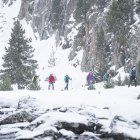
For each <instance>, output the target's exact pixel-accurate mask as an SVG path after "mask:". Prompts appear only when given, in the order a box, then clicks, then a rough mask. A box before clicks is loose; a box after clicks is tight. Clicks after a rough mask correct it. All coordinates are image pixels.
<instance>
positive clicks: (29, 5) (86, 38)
mask: <svg viewBox="0 0 140 140" xmlns="http://www.w3.org/2000/svg"><path fill="white" fill-rule="evenodd" d="M77 3H78V0H38V1H35V0H28V1H25V0H22V4H21V9H20V12H19V15H18V17H19V19H24V18H25V19H26V20H27V22H28V21H31V22H30V23H31V25H32V28H33V30H34V32H35V33H38V34H39V37H40V39H41V40H45V39H48V38H49V37H50V36H52V35H53V34H55V35H56V44H57V46H60V47H62V48H63V49H67V48H71V52H70V54H69V56H68V58H69V61H71V60H73V59H74V58H75V57H76V56H77V54H78V52H79V51H80V50H83V57H82V60H80V61H81V63H79V64H77V63H76V62H75V63H76V64H74V65H76V66H77V65H80V64H81V70H82V71H89V70H91V69H93V67H94V66H95V65H98V64H99V63H101V61H102V60H101V57H100V56H99V57H98V55H97V54H98V52H97V31H98V30H99V29H100V28H103V31H104V33H105V39H106V42H107V45H108V49H110V56H108V58H107V63H109V62H110V65H115V66H116V69H118V68H119V67H122V66H125V68H126V71H128V70H129V69H130V67H131V66H132V63H131V62H130V61H125V60H129V59H131V60H132V62H133V63H134V64H136V62H138V61H139V60H140V55H139V54H140V53H138V52H140V47H138V46H140V45H139V44H140V39H139V37H138V36H139V33H140V30H139V28H137V27H135V34H131V35H130V37H129V39H128V44H129V51H128V49H124V50H123V53H118V51H117V50H116V48H117V47H118V42H116V41H115V39H114V40H113V39H112V37H111V35H110V34H108V33H107V32H106V30H107V23H106V15H107V10H105V9H108V8H109V5H110V4H111V0H107V1H106V2H105V3H104V6H103V7H102V8H101V7H100V5H99V4H98V2H95V3H92V6H91V7H92V8H91V9H89V11H88V12H87V13H86V15H85V16H86V18H85V21H81V22H78V21H76V19H74V12H75V11H76V10H77V9H78V7H77ZM93 7H94V8H93ZM83 22H84V23H83ZM79 24H83V25H79ZM82 26H83V27H84V34H83V35H82V34H81V27H82ZM73 30H75V31H77V34H75V33H74V31H73ZM78 34H80V35H81V36H80V35H79V36H78ZM72 35H73V36H75V37H72ZM76 41H77V42H76ZM75 42H76V43H75ZM81 42H83V44H81ZM110 45H111V47H110V48H109V46H110ZM130 46H131V47H130ZM134 54H135V55H134ZM124 55H125V57H124Z"/></svg>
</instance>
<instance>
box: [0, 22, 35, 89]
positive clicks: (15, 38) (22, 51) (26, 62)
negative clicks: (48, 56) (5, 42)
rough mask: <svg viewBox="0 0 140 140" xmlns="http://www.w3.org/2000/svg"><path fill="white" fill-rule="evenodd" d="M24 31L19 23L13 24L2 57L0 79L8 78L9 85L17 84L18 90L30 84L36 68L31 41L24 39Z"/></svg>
mask: <svg viewBox="0 0 140 140" xmlns="http://www.w3.org/2000/svg"><path fill="white" fill-rule="evenodd" d="M24 34H25V30H23V29H22V26H21V24H20V22H19V21H18V20H17V21H15V22H14V27H13V29H12V33H11V38H10V40H9V47H5V52H6V54H5V55H4V56H3V60H4V63H3V65H2V66H3V69H2V70H1V71H0V72H1V78H2V79H3V78H4V77H5V76H6V75H9V76H10V79H11V83H12V84H17V85H18V89H20V88H23V87H25V86H26V85H27V84H29V83H30V81H31V78H32V75H33V74H34V73H35V69H36V68H37V61H36V60H33V59H32V57H33V52H34V49H33V48H32V46H31V45H30V44H29V43H30V42H31V39H28V38H25V35H24Z"/></svg>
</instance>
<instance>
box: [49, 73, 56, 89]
mask: <svg viewBox="0 0 140 140" xmlns="http://www.w3.org/2000/svg"><path fill="white" fill-rule="evenodd" d="M48 81H49V87H48V90H50V87H51V86H52V90H54V83H55V77H54V76H53V75H52V74H50V76H49V79H48Z"/></svg>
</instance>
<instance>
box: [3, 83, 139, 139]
mask: <svg viewBox="0 0 140 140" xmlns="http://www.w3.org/2000/svg"><path fill="white" fill-rule="evenodd" d="M138 95H140V87H130V88H128V87H127V86H125V87H115V88H114V89H104V88H103V87H102V86H101V85H100V84H98V85H96V90H92V91H88V90H87V89H84V88H83V89H79V90H78V89H76V90H74V89H73V90H70V91H61V90H54V91H48V90H43V91H32V92H31V91H25V90H21V91H9V92H0V106H1V108H0V112H4V115H2V116H1V120H2V119H4V118H6V117H7V116H10V115H9V114H14V113H16V112H17V111H16V109H17V106H18V104H19V101H20V100H22V98H27V99H28V98H30V99H33V100H29V101H27V102H24V103H23V104H22V105H21V106H22V107H23V108H24V110H25V111H27V112H29V113H31V109H30V108H31V107H33V108H34V109H36V110H38V112H40V114H43V115H40V117H38V118H37V119H35V120H34V121H32V122H31V123H27V122H26V129H25V130H21V129H19V128H18V127H19V126H20V125H21V124H11V125H2V126H1V127H0V134H6V133H10V132H11V131H13V132H14V131H15V129H16V132H18V133H17V136H18V137H21V138H33V137H35V136H37V135H39V134H42V133H44V131H45V130H47V128H46V126H47V127H48V128H50V127H54V126H55V123H56V122H61V121H66V122H72V123H80V122H81V123H86V124H88V122H91V121H93V118H91V116H92V115H93V114H94V115H95V118H96V119H97V120H96V121H97V122H98V123H100V124H101V125H103V126H102V129H103V130H104V131H105V132H112V131H114V132H116V133H124V134H125V135H126V136H129V137H133V138H136V139H140V133H139V132H140V110H139V108H140V100H139V99H137V97H138ZM4 106H6V107H7V108H4ZM74 108H75V109H74ZM77 108H79V110H78V109H77ZM55 109H56V110H55ZM57 109H58V110H57ZM45 110H49V111H48V112H47V113H45ZM10 112H12V113H10ZM6 114H8V115H6ZM91 114H92V115H91ZM117 117H118V118H119V119H117V120H115V119H116V118H117ZM41 121H43V122H44V123H43V124H42V125H40V127H37V128H34V129H33V130H32V131H31V130H29V129H27V126H31V125H35V124H36V123H37V122H41ZM15 125H16V126H15ZM22 125H25V123H22ZM24 127H25V126H24ZM13 128H15V129H13ZM17 128H18V131H17ZM61 131H62V130H61ZM27 132H28V133H27ZM71 133H72V132H71ZM66 134H67V135H68V132H67V133H66ZM71 135H72V134H71Z"/></svg>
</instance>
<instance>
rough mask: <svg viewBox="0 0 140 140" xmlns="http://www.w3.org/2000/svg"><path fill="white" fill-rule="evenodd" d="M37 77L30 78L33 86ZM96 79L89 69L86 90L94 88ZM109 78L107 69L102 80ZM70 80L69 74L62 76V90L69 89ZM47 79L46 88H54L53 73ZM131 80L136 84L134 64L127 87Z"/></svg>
mask: <svg viewBox="0 0 140 140" xmlns="http://www.w3.org/2000/svg"><path fill="white" fill-rule="evenodd" d="M37 79H38V76H34V77H33V79H32V81H33V83H34V86H36V85H37ZM96 79H97V78H96V76H95V74H94V73H93V72H92V71H90V72H89V73H88V75H87V77H86V82H87V87H88V88H87V89H88V90H92V89H94V86H93V85H94V84H95V83H96ZM110 79H111V72H110V70H108V71H107V72H106V73H105V75H104V76H103V81H109V80H110ZM70 80H72V78H70V77H69V75H68V74H66V75H65V76H64V82H65V87H64V90H68V89H69V81H70ZM47 81H48V83H49V85H48V90H50V89H52V90H54V83H55V81H56V77H55V76H54V75H53V74H50V75H49V77H48V78H47ZM133 81H134V85H135V86H137V81H136V67H135V66H133V68H132V69H131V70H130V73H129V83H128V87H130V85H131V84H132V82H133Z"/></svg>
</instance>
